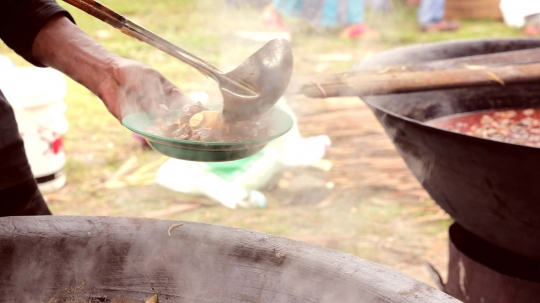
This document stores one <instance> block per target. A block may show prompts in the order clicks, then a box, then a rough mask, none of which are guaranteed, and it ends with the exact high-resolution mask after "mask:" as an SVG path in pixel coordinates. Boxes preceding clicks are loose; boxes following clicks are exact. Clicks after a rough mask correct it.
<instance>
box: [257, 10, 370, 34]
mask: <svg viewBox="0 0 540 303" xmlns="http://www.w3.org/2000/svg"><path fill="white" fill-rule="evenodd" d="M282 15H288V16H294V17H301V18H302V19H303V20H305V21H306V22H307V23H309V24H311V25H312V26H314V27H324V28H341V32H340V36H342V37H345V38H350V39H354V38H359V37H362V36H366V35H370V36H373V35H376V31H374V30H373V29H371V28H369V27H368V26H367V25H366V24H365V23H364V17H365V11H364V0H273V1H272V4H271V5H269V6H268V7H267V8H266V9H265V11H264V13H263V21H264V23H265V25H267V26H268V27H271V28H274V29H277V30H282V31H286V27H285V25H284V24H283V19H282V17H281V16H282Z"/></svg>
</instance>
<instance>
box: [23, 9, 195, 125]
mask: <svg viewBox="0 0 540 303" xmlns="http://www.w3.org/2000/svg"><path fill="white" fill-rule="evenodd" d="M32 55H33V57H34V58H35V59H36V60H38V61H39V62H41V63H43V64H44V65H46V66H50V67H52V68H54V69H57V70H59V71H61V72H63V73H65V74H66V75H68V76H69V77H71V78H72V79H74V80H75V81H77V82H79V83H81V84H82V85H84V86H85V87H86V88H88V89H89V90H90V91H92V92H93V93H94V94H96V95H97V96H98V97H99V98H100V99H101V100H102V101H103V102H104V103H105V105H106V106H107V108H108V109H109V111H110V112H111V113H112V114H113V115H114V116H115V117H117V118H118V119H119V120H120V119H121V118H122V116H124V115H126V114H128V113H130V112H135V111H152V112H157V111H159V107H160V105H161V104H164V105H165V106H167V107H168V108H175V107H178V106H180V105H182V104H183V103H185V102H187V101H188V100H187V98H186V97H185V96H184V95H183V94H182V93H181V92H180V91H179V90H178V89H177V88H176V87H175V86H174V85H173V84H171V83H170V82H169V81H168V80H167V79H165V78H164V77H163V76H162V75H161V74H160V73H158V72H157V71H156V70H154V69H152V68H150V67H148V66H146V65H144V64H141V63H139V62H136V61H133V60H128V59H124V58H122V57H120V56H118V55H116V54H114V53H112V52H110V51H108V50H106V49H105V48H103V47H102V46H101V45H100V44H99V43H98V42H97V41H95V40H94V39H92V38H91V37H89V36H88V35H87V34H86V33H84V32H83V31H82V30H81V29H80V28H79V27H77V26H76V25H75V24H73V23H72V22H71V21H70V20H69V19H67V18H66V17H65V16H63V15H57V16H55V17H53V18H52V19H51V20H49V21H48V22H47V24H46V25H45V26H44V27H43V28H42V29H41V30H40V31H39V33H38V35H37V36H36V38H35V40H34V43H33V48H32Z"/></svg>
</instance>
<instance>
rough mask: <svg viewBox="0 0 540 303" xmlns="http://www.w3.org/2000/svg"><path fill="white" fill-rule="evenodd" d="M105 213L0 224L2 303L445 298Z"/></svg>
mask: <svg viewBox="0 0 540 303" xmlns="http://www.w3.org/2000/svg"><path fill="white" fill-rule="evenodd" d="M178 223H179V222H177V221H163V220H153V219H135V218H111V217H54V216H48V217H11V218H0V301H1V302H48V303H56V302H70V303H73V302H111V303H112V302H117V303H119V302H122V303H130V302H140V303H142V302H145V301H146V299H148V298H150V297H151V296H152V295H154V294H158V295H159V299H160V302H161V303H164V302H189V303H197V302H201V303H202V302H205V303H210V302H212V303H228V302H243V303H247V302H260V303H270V302H272V303H280V302H290V303H293V302H295V303H310V302H313V303H315V302H325V303H326V302H327V303H347V302H351V303H352V302H354V303H360V302H370V303H371V302H422V303H428V302H433V303H435V302H443V303H457V302H459V301H457V300H455V299H453V298H451V297H449V296H448V295H446V294H444V293H442V292H440V291H437V290H435V289H433V288H431V287H429V286H427V285H425V284H422V283H420V282H418V281H416V280H414V279H412V278H409V277H407V276H405V275H402V274H399V273H397V272H394V271H392V270H389V269H387V268H384V267H382V266H380V265H377V264H374V263H371V262H369V261H365V260H362V259H359V258H356V257H354V256H352V255H349V254H345V253H342V252H338V251H333V250H329V249H324V248H321V247H317V246H314V245H310V244H306V243H301V242H297V241H292V240H288V239H284V238H280V237H274V236H271V235H268V234H263V233H258V232H253V231H248V230H243V229H236V228H230V227H221V226H215V225H208V224H201V223H188V222H183V225H182V226H177V227H174V228H172V229H171V230H170V234H171V235H170V236H169V235H168V232H169V229H170V228H171V227H172V226H173V225H175V224H178Z"/></svg>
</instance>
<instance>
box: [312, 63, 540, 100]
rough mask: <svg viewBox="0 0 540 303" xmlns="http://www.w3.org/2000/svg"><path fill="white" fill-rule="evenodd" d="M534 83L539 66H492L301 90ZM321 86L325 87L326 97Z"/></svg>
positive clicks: (338, 92) (359, 91) (343, 92)
mask: <svg viewBox="0 0 540 303" xmlns="http://www.w3.org/2000/svg"><path fill="white" fill-rule="evenodd" d="M535 81H540V63H534V64H524V65H510V66H502V67H493V68H489V69H485V70H470V69H459V70H443V71H423V72H404V73H393V74H380V75H373V74H366V75H365V76H359V75H356V76H353V77H350V76H348V77H341V78H340V79H334V80H329V81H326V82H320V83H318V85H314V84H311V83H308V84H306V85H304V87H302V92H303V93H304V94H305V95H306V96H308V97H312V98H321V97H325V96H326V97H328V96H366V95H380V94H390V93H406V92H418V91H427V90H436V89H450V88H463V87H477V86H501V85H506V84H515V83H526V82H535ZM318 86H321V87H323V88H324V94H323V93H322V92H321V91H320V89H319V87H318Z"/></svg>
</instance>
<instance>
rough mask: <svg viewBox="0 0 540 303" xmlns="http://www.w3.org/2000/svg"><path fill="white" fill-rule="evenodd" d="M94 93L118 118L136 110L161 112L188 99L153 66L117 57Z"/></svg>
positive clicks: (187, 101) (182, 103) (184, 102)
mask: <svg viewBox="0 0 540 303" xmlns="http://www.w3.org/2000/svg"><path fill="white" fill-rule="evenodd" d="M96 94H97V95H98V97H99V98H100V99H101V100H102V101H103V103H105V106H106V107H107V109H108V110H109V111H110V112H111V113H112V114H113V115H114V116H115V117H116V118H117V119H118V120H120V121H121V120H122V117H124V116H126V115H129V114H132V113H137V112H148V113H151V114H153V115H157V116H163V115H166V114H168V111H169V110H172V109H175V108H180V107H182V106H183V105H185V104H187V103H189V102H192V101H191V100H190V99H189V98H188V97H187V96H186V95H184V94H183V93H182V92H181V91H180V90H179V89H178V88H176V87H175V86H174V85H173V84H172V83H171V82H169V80H167V79H166V78H165V77H164V76H163V75H161V74H160V73H159V72H158V71H156V70H155V69H153V68H150V67H149V66H147V65H144V64H142V63H139V62H137V61H133V60H129V59H124V58H120V57H118V58H117V59H115V60H114V61H113V62H112V63H111V64H110V67H109V68H107V78H106V79H105V80H104V81H103V82H102V83H100V84H99V85H98V87H97V90H96Z"/></svg>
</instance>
